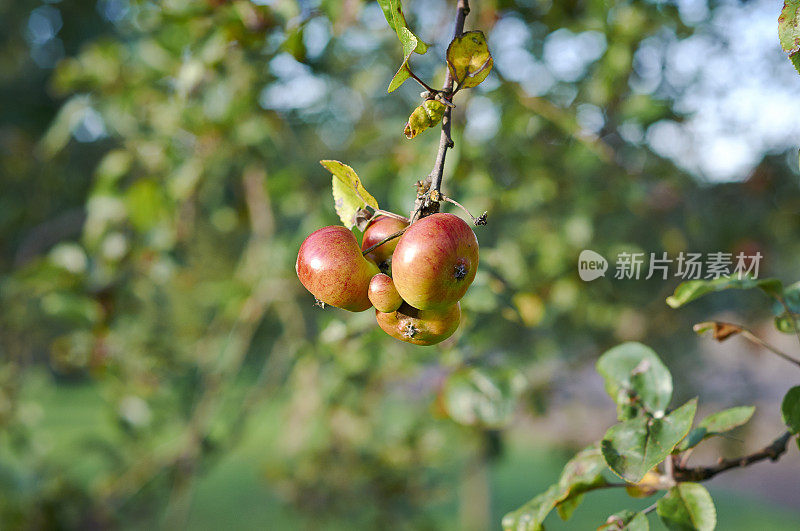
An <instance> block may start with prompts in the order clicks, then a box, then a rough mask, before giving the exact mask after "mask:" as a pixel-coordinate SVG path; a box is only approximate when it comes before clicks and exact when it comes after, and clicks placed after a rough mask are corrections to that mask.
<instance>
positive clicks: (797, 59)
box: [789, 52, 800, 74]
mask: <svg viewBox="0 0 800 531" xmlns="http://www.w3.org/2000/svg"><path fill="white" fill-rule="evenodd" d="M789 60H790V61H791V62H792V66H793V67H794V69H795V70H797V73H798V74H800V52H795V53H793V54H792V55H790V56H789Z"/></svg>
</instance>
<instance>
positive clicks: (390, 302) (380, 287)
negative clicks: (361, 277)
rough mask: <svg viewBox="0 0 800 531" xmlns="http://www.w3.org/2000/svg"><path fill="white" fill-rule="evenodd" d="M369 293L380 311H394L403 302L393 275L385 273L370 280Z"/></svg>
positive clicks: (371, 300) (373, 303)
mask: <svg viewBox="0 0 800 531" xmlns="http://www.w3.org/2000/svg"><path fill="white" fill-rule="evenodd" d="M368 295H369V300H370V302H372V305H373V306H375V309H376V310H378V311H379V312H393V311H395V310H397V309H398V308H399V307H400V305H401V304H403V299H401V298H400V294H399V293H397V288H395V287H394V282H392V277H390V276H389V275H384V274H383V273H379V274H377V275H375V276H374V277H372V280H370V281H369V292H368Z"/></svg>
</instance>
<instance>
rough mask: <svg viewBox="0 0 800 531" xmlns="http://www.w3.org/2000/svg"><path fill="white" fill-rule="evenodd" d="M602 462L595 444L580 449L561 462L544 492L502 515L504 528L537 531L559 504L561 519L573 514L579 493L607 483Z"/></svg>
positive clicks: (579, 498) (579, 499)
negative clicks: (553, 481)
mask: <svg viewBox="0 0 800 531" xmlns="http://www.w3.org/2000/svg"><path fill="white" fill-rule="evenodd" d="M605 469H606V465H605V462H604V460H603V457H602V455H601V453H600V449H599V448H598V447H597V445H592V446H589V447H587V448H585V449H583V450H581V451H580V452H579V453H578V454H577V455H576V456H575V457H573V458H572V459H570V460H569V462H567V464H566V465H564V471H563V472H562V473H561V477H560V478H559V480H558V483H556V484H554V485H551V486H550V488H548V489H547V490H546V491H545V492H543V493H542V494H539V495H538V496H536V497H535V498H533V499H532V500H531V501H529V502H528V503H526V504H525V505H523V506H522V507H520V508H519V509H517V510H516V511H513V512H510V513H508V514H507V515H505V516H504V517H503V529H506V530H512V529H513V530H515V531H516V530H526V531H538V530H540V529H543V527H542V523H543V522H544V520H545V518H547V515H548V514H550V511H552V510H553V509H554V508H556V507H558V509H559V515H560V516H561V517H562V518H563V519H565V520H566V519H567V518H569V517H570V516H572V512H573V511H574V510H575V508H576V507H577V506H578V505H579V504H580V502H581V500H582V495H583V494H584V493H585V492H588V491H590V490H593V489H597V488H600V487H602V486H604V485H607V484H608V483H607V482H606V480H605V478H604V477H603V476H602V472H603V471H604V470H605Z"/></svg>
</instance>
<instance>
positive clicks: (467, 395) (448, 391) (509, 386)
mask: <svg viewBox="0 0 800 531" xmlns="http://www.w3.org/2000/svg"><path fill="white" fill-rule="evenodd" d="M526 387H527V382H526V380H525V377H524V376H522V373H520V372H519V371H518V370H516V369H512V368H502V369H497V370H492V371H488V370H483V369H479V368H477V367H470V368H467V369H460V370H458V371H456V372H454V373H452V374H451V375H450V376H449V377H448V378H447V382H446V383H445V385H444V389H443V400H444V403H443V405H444V410H445V412H446V413H447V415H448V416H449V417H450V418H451V419H453V420H454V421H456V422H458V423H459V424H464V425H467V426H482V427H485V428H500V427H503V426H505V425H506V424H508V423H509V422H510V421H511V418H512V416H513V414H514V408H515V407H516V404H517V399H518V398H519V395H520V394H521V393H522V391H523V390H524V389H525V388H526Z"/></svg>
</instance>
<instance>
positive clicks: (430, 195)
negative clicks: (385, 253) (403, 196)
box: [412, 0, 469, 221]
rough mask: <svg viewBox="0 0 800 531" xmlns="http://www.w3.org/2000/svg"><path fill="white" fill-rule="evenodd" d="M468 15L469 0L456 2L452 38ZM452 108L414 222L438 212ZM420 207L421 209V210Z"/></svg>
mask: <svg viewBox="0 0 800 531" xmlns="http://www.w3.org/2000/svg"><path fill="white" fill-rule="evenodd" d="M468 13H469V0H458V5H457V6H456V22H455V30H454V32H453V38H456V37H459V36H460V35H461V34H462V33H464V21H465V20H466V18H467V14H468ZM454 81H455V80H454V79H453V75H452V73H451V72H450V68H449V67H448V69H447V75H446V77H445V80H444V85H443V86H442V90H441V91H440V92H441V94H442V95H443V96H444V99H445V100H450V98H452V96H453V83H454ZM452 111H453V108H452V107H451V106H450V105H447V108H446V109H445V111H444V117H443V118H442V134H441V136H440V137H439V151H438V153H437V154H436V162H435V163H434V165H433V170H431V173H430V175H428V178H427V179H426V181H427V183H430V186H429V187H428V191H427V193H426V194H425V195H424V196H423V197H417V205H416V207H415V210H416V211H417V213H416V214H415V215H414V216H413V217H412V221H414V220H415V219H416V218H417V217H423V216H426V215H428V214H434V213H436V212H438V211H439V193H440V192H441V189H442V176H443V175H444V160H445V157H446V156H447V150H448V149H449V148H451V147H453V140H452V138H451V137H450V124H451V115H452ZM421 207H422V208H421Z"/></svg>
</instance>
